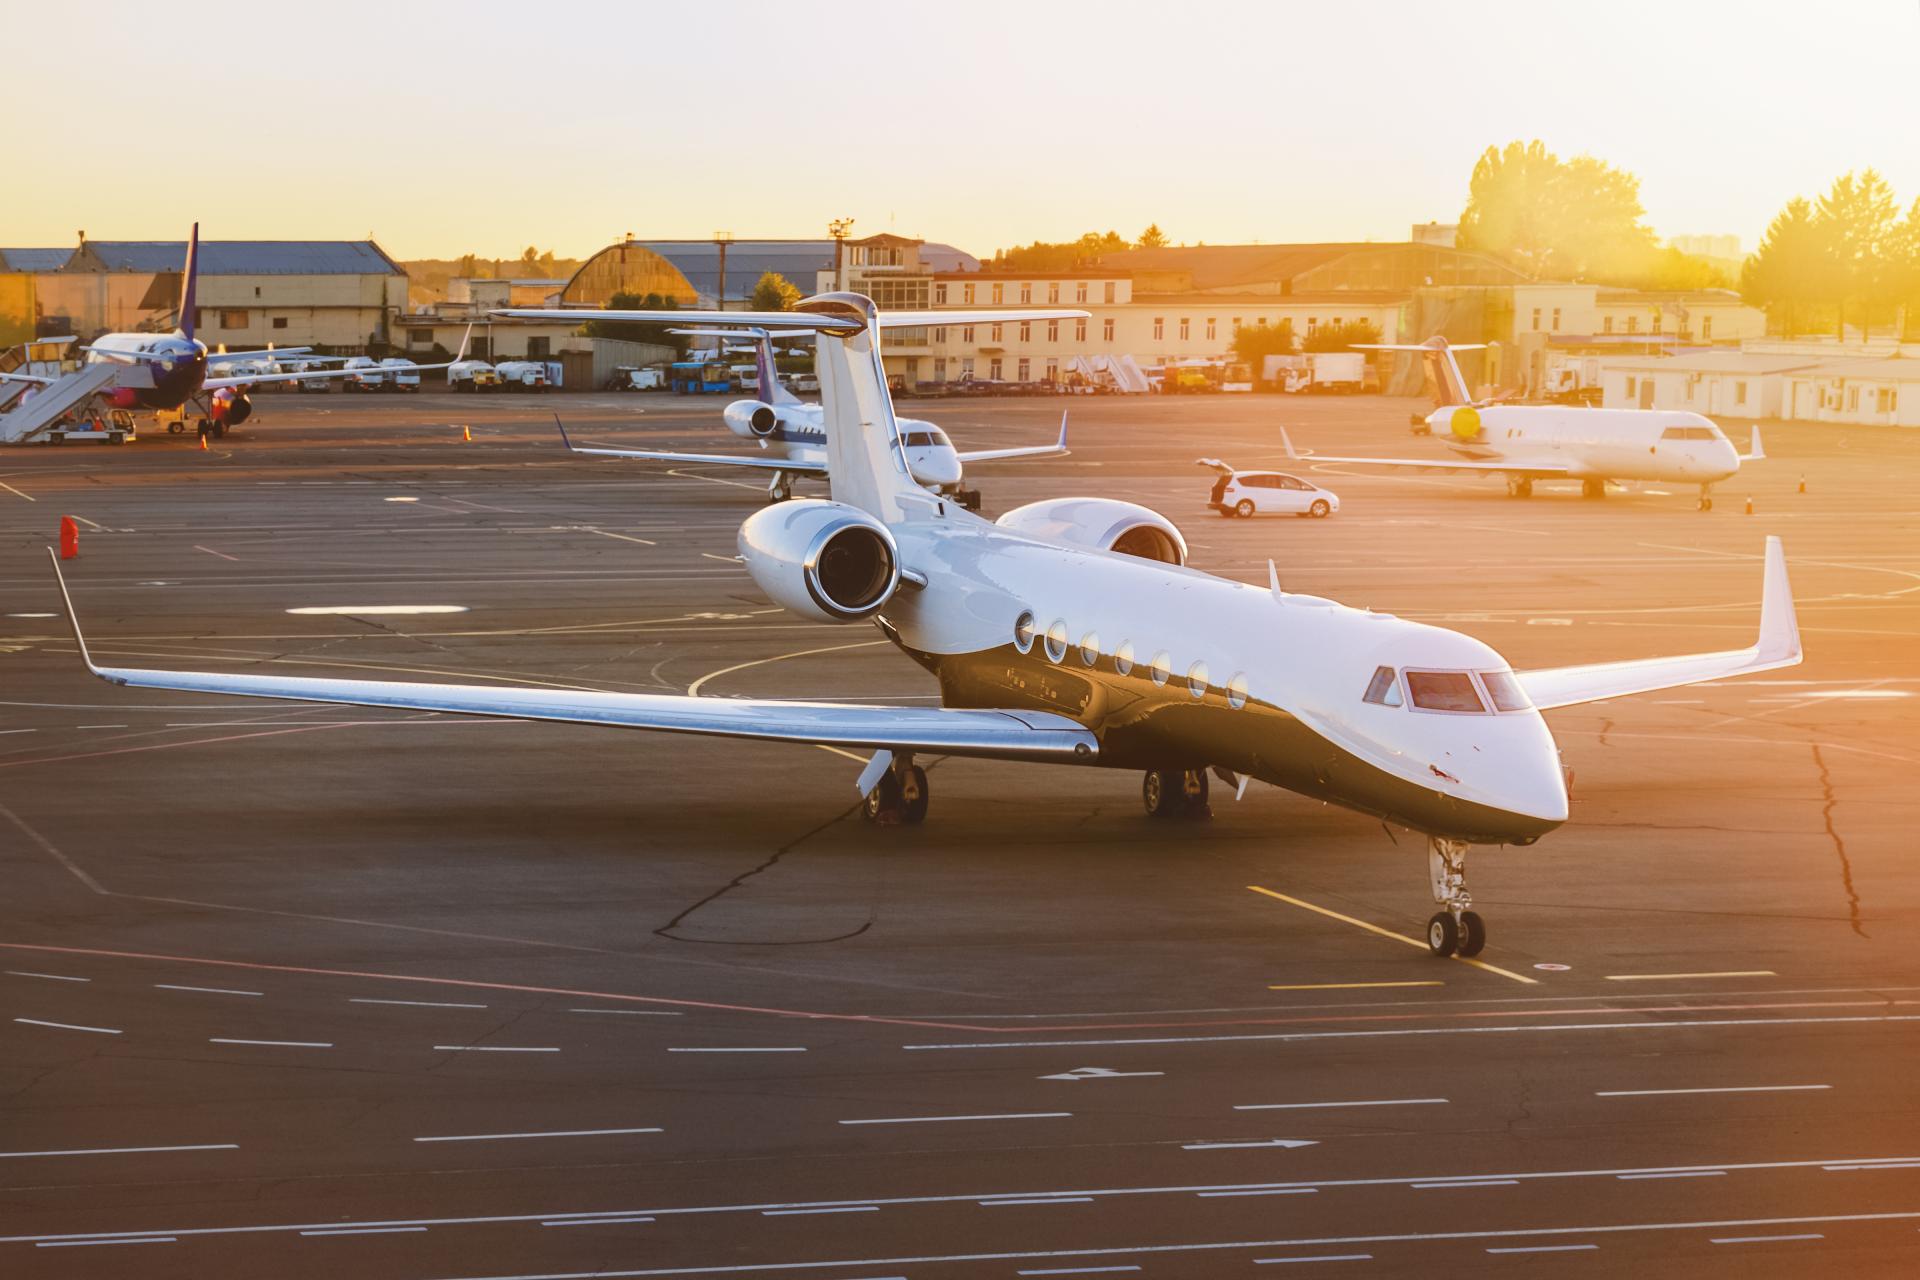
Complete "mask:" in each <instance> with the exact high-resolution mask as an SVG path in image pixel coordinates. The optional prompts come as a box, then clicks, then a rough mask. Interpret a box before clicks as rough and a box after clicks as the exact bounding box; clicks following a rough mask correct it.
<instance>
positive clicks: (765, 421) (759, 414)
mask: <svg viewBox="0 0 1920 1280" xmlns="http://www.w3.org/2000/svg"><path fill="white" fill-rule="evenodd" d="M720 417H721V418H722V419H723V420H724V421H725V422H726V424H727V429H728V430H730V431H732V432H733V434H735V435H737V436H746V437H747V438H748V439H750V440H764V439H766V438H767V437H768V436H770V435H772V434H773V433H774V431H775V430H776V429H777V428H778V427H779V426H780V414H779V413H778V412H777V411H776V410H775V409H774V407H773V406H772V405H770V404H762V403H760V401H758V400H735V401H734V402H733V403H732V404H730V405H728V406H727V407H726V408H725V409H722V410H721V411H720Z"/></svg>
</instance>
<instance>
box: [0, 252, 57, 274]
mask: <svg viewBox="0 0 1920 1280" xmlns="http://www.w3.org/2000/svg"><path fill="white" fill-rule="evenodd" d="M72 256H73V250H71V249H0V263H3V264H5V266H6V269H7V270H8V271H33V272H41V271H58V270H59V269H60V268H62V267H64V266H66V265H67V259H68V258H71V257H72Z"/></svg>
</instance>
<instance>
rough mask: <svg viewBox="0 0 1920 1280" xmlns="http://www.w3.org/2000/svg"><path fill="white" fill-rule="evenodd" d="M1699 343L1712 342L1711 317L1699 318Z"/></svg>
mask: <svg viewBox="0 0 1920 1280" xmlns="http://www.w3.org/2000/svg"><path fill="white" fill-rule="evenodd" d="M1700 341H1702V342H1712V341H1713V317H1712V316H1701V317H1700Z"/></svg>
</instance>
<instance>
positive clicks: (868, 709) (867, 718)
mask: <svg viewBox="0 0 1920 1280" xmlns="http://www.w3.org/2000/svg"><path fill="white" fill-rule="evenodd" d="M1060 314H1061V315H1063V316H1066V317H1069V318H1072V317H1075V316H1076V315H1078V314H1079V313H1076V312H1072V311H1065V312H1061V313H1060ZM628 318H631V319H635V320H640V321H647V322H655V321H659V320H664V321H665V322H668V323H672V322H675V321H685V320H686V319H687V318H688V317H687V316H686V315H685V313H678V314H676V313H671V312H668V313H655V312H637V313H634V314H633V315H632V316H631V317H628ZM702 319H703V320H707V321H709V322H712V323H725V322H728V321H745V322H747V323H757V324H761V325H765V326H768V327H773V326H776V325H777V326H781V327H785V328H790V329H791V328H800V327H809V328H811V329H813V330H814V332H815V333H816V334H817V335H818V337H817V340H816V357H815V358H816V362H817V364H818V367H819V371H820V384H821V392H822V398H823V401H824V405H825V412H826V422H827V454H828V465H829V469H830V471H831V478H832V482H833V493H834V500H833V501H823V500H820V499H804V500H800V501H795V502H783V503H779V504H776V505H773V506H767V507H762V508H761V509H759V510H758V511H756V512H754V513H753V514H752V515H750V516H748V517H747V519H746V521H745V522H744V523H743V524H742V525H741V526H740V533H739V539H738V544H739V550H740V554H741V558H742V559H743V560H744V562H745V564H746V567H747V570H748V572H750V573H751V574H752V576H753V579H754V581H755V582H756V583H757V584H759V587H760V589H761V590H762V591H764V592H765V593H766V594H767V595H768V596H769V597H770V598H771V599H773V600H774V601H775V602H777V603H779V604H781V605H783V606H785V607H786V608H788V609H790V610H792V611H793V612H794V613H796V614H798V615H799V616H801V617H803V618H806V619H809V620H812V621H816V622H831V623H856V622H861V621H870V622H872V623H873V624H874V625H875V626H877V627H878V628H879V629H880V632H881V634H882V635H883V636H885V637H886V638H887V639H888V640H890V641H892V642H893V643H894V645H896V646H897V647H898V648H899V649H900V650H901V652H903V653H904V654H906V655H907V656H908V657H909V658H911V659H912V660H913V661H915V662H917V663H919V664H920V665H921V666H923V667H925V668H926V669H927V670H928V671H930V672H932V673H933V674H934V675H935V676H936V677H937V678H938V680H939V683H940V695H941V705H940V706H938V707H899V706H887V705H880V704H872V705H849V704H846V703H839V702H799V701H783V700H775V699H765V698H718V697H693V696H681V695H661V694H639V693H609V692H601V691H597V690H569V689H557V688H554V687H552V686H545V687H525V688H517V687H512V686H497V685H496V686H479V685H467V684H415V683H400V682H395V681H383V680H347V679H326V678H310V677H297V676H279V675H259V674H250V673H237V672H195V671H156V670H136V669H129V668H123V667H101V666H98V665H96V664H94V662H93V659H92V658H91V657H90V656H89V655H88V653H87V651H86V644H85V640H84V639H83V638H82V636H81V632H80V627H79V623H78V620H77V619H76V620H75V621H74V638H75V641H76V643H77V644H78V647H79V649H80V656H81V659H82V661H83V662H85V663H86V664H87V666H88V668H89V669H90V670H91V671H92V672H93V673H94V674H95V675H97V676H99V677H101V678H102V679H104V680H107V681H109V682H110V683H112V684H115V685H121V686H125V687H128V688H143V689H175V690H181V691H186V692H193V693H202V694H241V695H246V696H249V697H261V698H285V699H293V700H298V701H306V702H324V703H346V704H350V705H356V706H374V707H396V708H404V709H407V710H411V711H437V712H446V713H451V714H456V715H474V716H503V717H512V718H516V719H527V720H546V721H558V722H563V723H573V724H584V725H594V726H602V727H606V726H611V727H617V728H630V729H657V730H664V731H667V732H676V733H695V734H712V735H719V736H724V737H734V738H750V739H762V740H774V741H784V742H796V743H821V744H830V745H833V746H838V747H850V748H860V749H862V750H865V751H870V752H872V758H871V760H870V761H869V763H868V764H867V766H866V767H865V769H864V770H863V771H862V773H861V774H860V777H859V780H858V782H857V783H856V786H857V787H858V790H859V793H860V794H862V795H864V796H865V797H866V809H867V812H868V814H869V816H872V817H876V818H890V819H895V820H900V821H905V822H909V823H915V822H919V821H920V820H922V819H923V818H924V817H925V816H926V812H927V804H928V788H927V775H926V773H925V772H924V771H923V770H922V769H921V768H920V767H919V766H917V765H915V764H914V762H913V761H914V757H915V755H916V754H920V753H927V754H937V755H947V756H977V757H984V758H988V759H1000V760H1020V761H1030V762H1035V763H1053V764H1077V765H1097V766H1103V767H1106V768H1110V769H1137V770H1141V771H1143V772H1144V774H1145V779H1144V782H1143V784H1142V796H1143V798H1144V800H1145V803H1146V808H1147V811H1148V812H1149V813H1151V814H1154V815H1156V816H1158V815H1167V816H1172V815H1174V814H1183V813H1185V814H1191V813H1198V812H1204V810H1205V802H1206V798H1207V791H1208V786H1207V777H1208V773H1209V771H1211V772H1213V773H1215V774H1216V775H1217V776H1219V777H1220V778H1221V779H1222V780H1223V781H1225V782H1227V783H1228V784H1229V785H1233V786H1236V787H1238V788H1239V790H1240V791H1241V792H1244V790H1245V781H1244V780H1246V779H1257V780H1259V781H1262V782H1267V783H1271V784H1273V785H1275V786H1279V787H1284V788H1286V789H1288V790H1291V791H1295V792H1298V793H1300V794H1302V795H1306V796H1311V797H1313V798H1315V799H1319V800H1324V801H1330V802H1332V803H1335V804H1339V805H1344V806H1346V807H1347V808H1350V809H1354V810H1358V811H1359V812H1362V813H1366V814H1371V815H1374V816H1376V817H1379V818H1381V819H1384V820H1385V821H1387V822H1390V823H1397V824H1399V825H1402V826H1405V827H1409V828H1411V829H1413V830H1416V831H1420V832H1423V833H1425V834H1426V835H1427V836H1428V850H1429V855H1428V861H1429V869H1430V872H1431V876H1432V885H1433V891H1434V898H1435V900H1436V901H1438V902H1439V903H1440V904H1441V908H1442V909H1441V910H1440V911H1439V912H1438V913H1436V914H1435V915H1434V916H1433V918H1432V920H1431V921H1430V922H1429V926H1428V935H1427V936H1428V942H1429V944H1430V946H1431V947H1432V950H1433V951H1434V953H1435V954H1437V955H1443V956H1444V955H1448V954H1452V953H1456V952H1458V953H1460V954H1464V955H1471V954H1473V953H1475V952H1478V951H1479V950H1480V949H1481V948H1482V946H1484V945H1485V942H1486V928H1485V925H1484V924H1483V923H1482V921H1481V919H1480V917H1479V916H1478V915H1476V914H1475V913H1474V912H1473V911H1472V910H1471V909H1470V908H1471V905H1472V899H1471V897H1470V896H1469V895H1468V892H1467V886H1466V854H1467V850H1468V848H1469V846H1470V845H1472V844H1493V843H1500V844H1518V845H1530V844H1532V843H1533V842H1534V841H1536V840H1538V839H1539V838H1540V837H1541V836H1543V835H1545V834H1546V833H1547V832H1549V831H1551V830H1553V829H1554V828H1555V827H1557V826H1559V825H1560V824H1561V823H1563V822H1565V821H1566V819H1567V789H1566V782H1565V776H1564V773H1563V770H1562V766H1561V760H1560V754H1559V751H1558V750H1557V749H1556V747H1555V744H1554V740H1553V735H1552V734H1551V733H1549V732H1548V730H1547V724H1546V721H1545V720H1544V719H1543V718H1542V716H1541V712H1543V711H1548V710H1552V709H1553V708H1556V707H1567V706H1573V705H1575V704H1577V703H1584V702H1593V701H1597V700H1600V699H1606V698H1618V697H1623V696H1625V695H1628V694H1635V693H1642V692H1646V691H1648V690H1653V689H1665V688H1671V687H1674V686H1677V685H1685V684H1694V683H1697V682H1700V681H1704V680H1724V679H1726V678H1728V677H1729V676H1736V675H1744V674H1748V673H1751V672H1757V671H1767V670H1770V669H1772V668H1775V667H1784V666H1791V665H1792V664H1794V663H1797V662H1799V661H1800V636H1799V629H1798V625H1797V623H1796V621H1795V616H1794V608H1793V600H1792V595H1791V592H1790V589H1789V586H1788V583H1787V570H1786V562H1785V559H1784V557H1783V555H1782V552H1781V548H1780V543H1779V541H1778V539H1775V538H1769V539H1768V540H1767V545H1766V556H1765V572H1764V578H1763V583H1764V590H1763V595H1762V601H1761V607H1760V632H1759V638H1758V640H1757V641H1756V642H1755V643H1754V644H1753V645H1752V646H1751V647H1749V648H1745V649H1736V650H1732V651H1728V652H1720V653H1702V654H1693V655H1690V656H1685V657H1669V658H1654V659H1643V660H1636V661H1626V662H1612V663H1601V664H1598V665H1591V666H1574V667H1555V668H1546V669H1541V670H1533V671H1519V672H1516V671H1514V670H1513V669H1512V668H1511V667H1510V666H1509V664H1508V662H1507V660H1506V659H1505V658H1503V657H1501V656H1500V655H1499V654H1498V653H1496V652H1494V651H1493V650H1492V649H1491V648H1489V647H1488V646H1487V645H1485V644H1483V643H1482V642H1480V641H1479V640H1476V639H1474V638H1473V637H1471V636H1467V635H1462V634H1461V633H1459V632H1456V631H1449V630H1445V629H1443V628H1440V627H1436V626H1430V625H1427V624H1423V623H1418V622H1410V621H1407V620H1405V619H1401V618H1396V617H1393V616H1391V615H1388V614H1382V613H1372V612H1368V611H1365V610H1360V609H1351V608H1347V607H1345V606H1343V605H1340V604H1337V603H1335V602H1334V601H1331V600H1325V599H1320V598H1317V597H1314V596H1306V595H1294V594H1290V593H1286V592H1283V591H1281V589H1280V586H1279V581H1278V574H1277V573H1272V572H1271V569H1270V577H1271V583H1270V585H1255V584H1251V583H1245V582H1235V581H1233V580H1231V579H1227V578H1218V577H1215V576H1213V575H1211V574H1207V573H1202V572H1200V571H1199V570H1197V569H1193V568H1190V567H1188V566H1187V565H1186V564H1184V563H1183V562H1184V561H1185V559H1186V544H1185V543H1184V541H1182V539H1181V537H1180V534H1179V531H1178V530H1177V529H1175V528H1174V526H1173V525H1172V523H1171V522H1169V521H1168V520H1167V519H1166V518H1165V517H1164V516H1161V515H1159V514H1157V513H1156V512H1153V511H1150V510H1148V509H1147V508H1145V507H1140V506H1136V505H1134V504H1133V503H1130V502H1121V501H1117V500H1114V499H1109V498H1091V497H1070V498H1057V499H1052V500H1047V501H1041V502H1036V503H1032V504H1030V505H1028V506H1025V507H1020V508H1018V509H1016V510H1013V511H1009V512H1007V513H1006V514H1005V515H1003V516H1001V517H1000V518H999V519H998V520H996V521H994V522H992V523H989V522H988V521H986V520H984V519H981V518H980V517H979V516H976V515H973V514H972V513H970V512H967V511H964V510H961V509H960V508H958V507H957V506H956V505H955V504H954V503H953V502H951V501H949V500H947V499H945V498H942V497H940V496H939V495H937V494H933V493H929V492H927V490H926V489H924V488H922V487H921V486H920V485H919V484H917V483H915V481H914V478H913V474H912V471H911V469H910V468H909V467H908V466H907V465H906V462H905V459H904V455H903V447H902V444H901V434H902V433H901V427H900V423H899V422H898V420H897V419H896V418H895V417H894V415H893V405H892V401H891V400H890V398H889V397H888V394H887V380H886V374H885V370H884V368H883V366H882V364H881V358H880V356H881V352H880V331H881V329H883V328H885V327H888V326H890V325H912V326H919V325H924V324H926V323H928V321H927V319H926V317H925V315H924V314H920V315H912V314H892V315H885V314H882V313H880V312H879V311H878V310H877V309H876V308H875V307H874V305H873V303H872V301H871V300H870V299H868V298H866V297H864V296H862V295H860V294H853V293H830V294H824V295H821V296H819V297H814V298H809V299H807V300H805V301H803V302H801V303H800V304H799V309H798V310H797V311H796V312H793V313H786V314H762V315H758V316H742V315H740V314H738V313H726V314H715V315H712V316H707V317H702ZM54 570H55V573H56V574H57V573H58V572H59V561H58V559H57V558H56V559H55V560H54ZM61 589H62V591H63V592H64V591H65V584H64V582H63V583H62V584H61ZM65 604H66V606H67V612H68V616H69V617H70V618H71V617H73V607H72V601H71V599H70V598H68V599H66V600H65Z"/></svg>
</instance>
